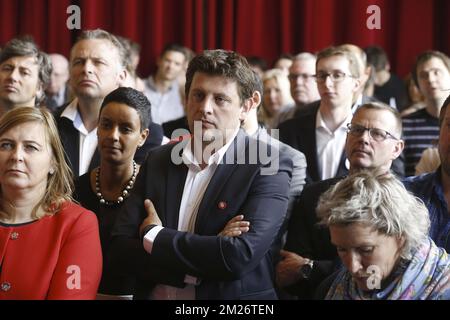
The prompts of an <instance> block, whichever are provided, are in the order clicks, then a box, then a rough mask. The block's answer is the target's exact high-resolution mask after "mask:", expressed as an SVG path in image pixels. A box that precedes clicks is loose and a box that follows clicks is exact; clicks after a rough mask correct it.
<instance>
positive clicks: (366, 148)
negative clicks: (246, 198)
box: [276, 102, 404, 299]
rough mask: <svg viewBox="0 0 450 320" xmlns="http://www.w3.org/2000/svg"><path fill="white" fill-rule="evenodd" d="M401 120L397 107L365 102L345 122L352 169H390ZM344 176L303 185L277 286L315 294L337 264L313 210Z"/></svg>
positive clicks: (399, 146)
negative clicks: (325, 193) (347, 121)
mask: <svg viewBox="0 0 450 320" xmlns="http://www.w3.org/2000/svg"><path fill="white" fill-rule="evenodd" d="M401 133H402V122H401V118H400V115H399V113H398V112H397V110H395V109H393V108H392V107H390V106H388V105H386V104H384V103H376V102H373V103H368V104H365V105H362V106H361V107H360V108H359V109H357V110H356V112H355V114H354V116H353V119H352V121H351V123H350V124H347V139H346V144H345V151H346V154H347V155H348V160H349V162H350V173H353V172H356V171H358V170H364V169H379V170H380V171H382V172H388V171H389V170H390V168H391V165H392V162H393V161H394V160H395V159H397V157H398V156H399V155H400V154H401V153H402V151H403V146H404V143H403V141H402V140H401V139H400V137H401ZM341 179H343V177H339V178H332V179H327V180H324V181H320V182H316V183H313V184H310V185H308V186H306V187H305V188H304V189H303V192H302V194H301V196H300V198H299V200H298V202H297V203H296V204H295V206H294V209H293V212H292V216H291V219H290V220H289V224H288V234H287V241H286V245H285V250H284V251H281V256H282V257H283V260H282V261H281V262H280V263H278V265H277V269H276V281H277V284H278V286H279V287H281V288H284V289H285V290H286V291H288V292H289V293H291V294H293V295H295V296H297V297H298V298H300V299H312V298H314V291H315V290H316V289H317V287H318V285H319V284H320V282H321V281H322V280H324V279H325V278H326V277H327V276H328V275H329V274H331V273H332V272H333V271H334V270H335V268H336V266H337V264H336V263H337V262H338V260H337V257H338V256H337V252H336V249H335V248H334V246H333V245H332V244H331V242H330V235H329V232H328V230H327V229H325V228H323V227H320V226H318V219H317V217H316V213H315V208H316V207H317V203H318V201H319V198H320V196H321V195H322V194H323V193H324V192H325V191H327V190H328V189H329V188H330V187H331V186H333V185H334V184H336V183H337V182H338V181H340V180H341Z"/></svg>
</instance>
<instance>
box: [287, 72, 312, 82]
mask: <svg viewBox="0 0 450 320" xmlns="http://www.w3.org/2000/svg"><path fill="white" fill-rule="evenodd" d="M298 78H302V80H303V81H304V82H306V81H309V79H312V78H314V79H315V78H316V75H315V74H309V73H289V74H288V79H289V81H297V79H298Z"/></svg>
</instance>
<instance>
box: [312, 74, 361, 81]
mask: <svg viewBox="0 0 450 320" xmlns="http://www.w3.org/2000/svg"><path fill="white" fill-rule="evenodd" d="M322 73H324V74H325V77H322V76H321V77H318V74H317V73H316V74H315V75H314V78H315V79H316V82H318V83H325V82H326V81H327V78H328V77H330V80H331V82H333V83H339V82H342V81H344V80H345V78H357V77H355V76H354V75H352V74H348V73H345V72H342V71H333V72H322ZM336 74H342V76H343V77H342V79H340V80H337V79H335V78H334V76H335V75H336Z"/></svg>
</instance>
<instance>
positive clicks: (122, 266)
mask: <svg viewBox="0 0 450 320" xmlns="http://www.w3.org/2000/svg"><path fill="white" fill-rule="evenodd" d="M251 141H253V142H254V141H255V140H253V139H252V138H249V137H248V136H247V135H245V134H244V133H243V131H242V130H241V131H240V132H239V134H238V136H237V138H236V139H235V140H234V141H233V143H232V144H231V146H230V148H229V149H228V150H227V152H226V154H225V156H224V159H227V155H229V154H230V153H231V154H232V155H234V156H233V158H232V159H234V160H233V163H232V164H224V163H221V164H219V165H218V167H217V169H216V171H215V173H214V175H213V177H212V179H211V181H210V183H209V185H208V188H207V189H206V192H205V194H204V196H203V199H202V201H201V203H200V206H199V210H198V215H197V220H196V224H195V233H187V232H181V231H177V228H178V217H179V210H180V202H181V198H182V194H183V189H184V184H185V179H186V176H187V172H188V169H187V167H186V165H184V164H175V163H174V162H173V161H172V159H171V155H172V154H174V155H175V156H177V155H178V156H179V155H180V152H181V151H182V148H183V145H182V144H184V143H185V142H181V143H177V144H174V145H166V146H163V147H161V148H159V149H157V150H154V151H152V152H150V153H149V155H148V158H147V160H146V161H145V163H144V164H143V166H142V167H141V170H140V172H139V175H138V178H137V181H136V186H135V188H134V193H133V194H132V195H131V196H130V198H128V199H127V201H126V205H125V207H124V210H123V211H122V214H121V215H120V217H119V219H118V221H117V224H116V227H115V228H114V231H113V244H112V248H111V250H112V252H111V256H112V259H113V261H112V264H113V265H116V266H117V268H118V270H117V271H118V272H120V271H121V272H136V273H137V274H138V278H139V280H138V281H137V283H138V284H139V285H138V288H137V292H136V294H135V298H136V299H142V298H147V297H148V296H149V293H150V292H151V290H152V289H153V287H154V285H155V284H169V285H174V286H178V287H182V286H183V285H184V283H183V279H184V277H185V275H186V274H189V275H192V276H195V277H197V278H199V279H201V282H200V284H199V285H198V286H196V298H197V299H276V298H277V296H276V293H275V290H274V287H273V275H274V270H273V262H272V256H271V252H270V250H269V249H270V248H271V246H272V244H273V242H274V240H275V238H276V236H277V233H278V232H279V229H280V226H281V224H282V222H283V219H284V216H285V213H286V209H287V205H288V195H289V187H290V179H291V174H292V166H293V164H292V160H291V159H290V158H288V157H285V156H283V154H281V155H280V158H279V170H278V171H277V172H276V174H274V175H262V174H261V170H260V169H261V168H263V167H264V168H268V167H270V165H271V164H272V163H273V162H267V161H265V160H264V161H263V160H262V161H258V162H257V163H256V164H237V163H236V157H237V156H240V155H243V154H248V150H249V143H250V142H251ZM180 159H181V157H180ZM146 198H149V199H151V200H152V201H153V203H154V205H155V208H156V211H157V212H158V215H159V217H160V219H161V221H162V224H163V226H164V229H162V230H161V231H160V232H159V233H158V235H157V236H156V239H155V242H154V244H153V249H152V253H151V254H148V253H146V252H145V251H144V249H143V246H142V240H141V239H139V236H138V228H139V226H140V224H141V222H142V220H143V219H144V218H145V217H146V213H145V210H144V207H143V204H144V199H146ZM221 203H222V204H223V203H225V204H226V205H225V207H223V205H219V204H221ZM238 214H244V216H245V220H248V221H250V231H249V232H247V233H244V234H242V235H241V236H239V237H234V238H230V237H221V236H217V234H218V233H219V232H220V231H221V230H222V229H223V228H224V226H225V225H226V223H227V222H228V221H229V220H230V219H231V218H233V217H234V216H236V215H238ZM139 286H140V287H139Z"/></svg>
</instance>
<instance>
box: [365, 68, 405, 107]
mask: <svg viewBox="0 0 450 320" xmlns="http://www.w3.org/2000/svg"><path fill="white" fill-rule="evenodd" d="M373 94H374V96H375V97H377V98H378V99H379V100H381V101H382V102H384V103H386V104H388V105H389V104H390V100H391V98H394V99H395V104H396V106H397V109H398V110H399V111H402V110H403V109H405V107H407V104H408V100H407V92H406V86H405V84H404V82H403V81H402V79H400V78H399V77H398V76H396V75H395V74H391V77H390V78H389V80H388V81H387V82H386V83H385V84H383V85H382V86H380V87H379V86H375V89H374V92H373Z"/></svg>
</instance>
